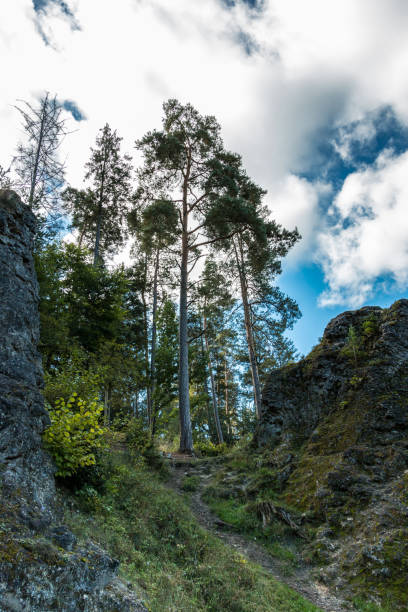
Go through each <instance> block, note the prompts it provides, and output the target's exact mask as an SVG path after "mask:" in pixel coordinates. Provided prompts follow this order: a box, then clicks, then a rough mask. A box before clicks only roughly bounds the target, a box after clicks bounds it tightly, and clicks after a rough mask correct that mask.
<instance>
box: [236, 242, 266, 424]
mask: <svg viewBox="0 0 408 612" xmlns="http://www.w3.org/2000/svg"><path fill="white" fill-rule="evenodd" d="M233 242H234V250H235V256H236V262H237V268H238V273H239V281H240V286H241V297H242V305H243V308H244V323H245V334H246V338H247V344H248V353H249V365H250V368H251V376H252V385H253V391H254V401H255V410H256V416H257V419H260V418H261V411H262V395H261V383H260V382H259V374H258V364H257V362H256V352H255V341H254V336H253V332H252V322H251V314H250V311H249V301H248V286H247V279H246V276H245V270H244V265H243V252H242V243H240V237H238V248H237V246H236V244H235V240H234V241H233ZM238 249H239V250H238Z"/></svg>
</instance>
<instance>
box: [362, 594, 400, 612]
mask: <svg viewBox="0 0 408 612" xmlns="http://www.w3.org/2000/svg"><path fill="white" fill-rule="evenodd" d="M353 604H354V608H355V609H356V610H358V612H391V608H389V607H388V606H387V607H386V608H384V607H382V606H378V605H377V604H375V603H372V602H368V601H364V600H363V599H360V598H359V597H357V598H356V599H353Z"/></svg>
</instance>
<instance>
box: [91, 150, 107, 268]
mask: <svg viewBox="0 0 408 612" xmlns="http://www.w3.org/2000/svg"><path fill="white" fill-rule="evenodd" d="M106 161H107V159H106V150H105V155H104V159H103V166H102V175H101V188H100V192H99V202H98V216H97V220H96V234H95V246H94V260H93V265H94V266H96V265H98V260H99V243H100V240H101V228H102V212H103V196H104V191H105V173H106Z"/></svg>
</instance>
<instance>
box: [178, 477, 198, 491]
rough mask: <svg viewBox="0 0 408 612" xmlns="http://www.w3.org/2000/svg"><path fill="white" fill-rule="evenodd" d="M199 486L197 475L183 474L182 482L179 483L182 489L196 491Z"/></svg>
mask: <svg viewBox="0 0 408 612" xmlns="http://www.w3.org/2000/svg"><path fill="white" fill-rule="evenodd" d="M199 486H200V477H199V476H185V478H183V482H182V483H181V488H182V489H183V491H197V489H198V487H199Z"/></svg>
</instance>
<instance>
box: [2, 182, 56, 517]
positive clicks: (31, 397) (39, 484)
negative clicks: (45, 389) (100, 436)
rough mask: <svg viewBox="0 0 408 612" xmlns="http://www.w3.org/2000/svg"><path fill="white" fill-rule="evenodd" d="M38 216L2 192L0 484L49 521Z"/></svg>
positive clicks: (51, 490) (51, 493)
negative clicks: (40, 345)
mask: <svg viewBox="0 0 408 612" xmlns="http://www.w3.org/2000/svg"><path fill="white" fill-rule="evenodd" d="M34 230H35V217H34V215H33V214H32V212H31V211H30V210H29V208H28V207H27V206H24V204H22V202H21V201H20V199H19V198H18V196H17V195H16V194H15V193H14V192H13V191H7V190H2V191H0V270H1V274H0V333H1V336H0V338H1V340H0V465H1V473H0V482H1V488H2V495H3V496H6V497H7V498H8V499H9V500H10V498H15V497H17V498H18V499H17V501H18V503H19V511H20V513H21V514H22V515H23V517H24V518H25V519H26V520H30V517H31V520H33V521H35V522H37V521H38V520H41V521H43V522H46V521H47V520H48V521H49V520H50V518H51V507H52V503H53V499H54V497H55V486H54V479H53V467H52V464H51V461H50V459H49V457H48V456H47V455H46V454H45V453H44V451H43V450H42V448H41V434H42V432H43V430H44V427H45V426H46V425H47V424H48V423H49V418H48V415H47V412H46V410H45V408H44V400H43V398H42V395H41V384H42V369H41V359H40V355H39V353H38V350H37V344H38V341H39V335H40V330H39V317H38V286H37V278H36V274H35V270H34V262H33V255H32V250H33V238H34Z"/></svg>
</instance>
